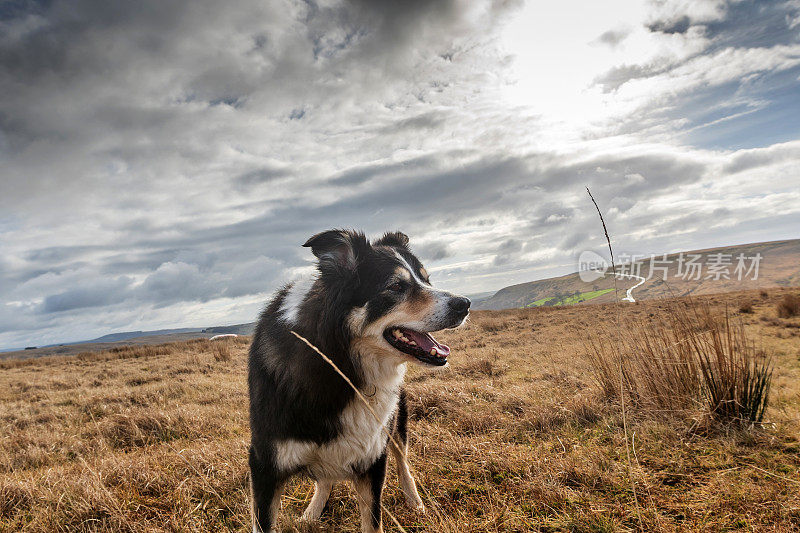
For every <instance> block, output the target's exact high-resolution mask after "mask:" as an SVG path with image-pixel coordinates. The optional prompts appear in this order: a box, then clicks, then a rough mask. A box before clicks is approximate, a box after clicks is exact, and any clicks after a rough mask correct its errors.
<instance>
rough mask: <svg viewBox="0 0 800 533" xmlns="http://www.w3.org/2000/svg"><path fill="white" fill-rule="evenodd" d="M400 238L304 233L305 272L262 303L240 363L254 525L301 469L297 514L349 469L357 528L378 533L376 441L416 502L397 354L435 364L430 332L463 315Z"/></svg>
mask: <svg viewBox="0 0 800 533" xmlns="http://www.w3.org/2000/svg"><path fill="white" fill-rule="evenodd" d="M408 242H409V240H408V237H407V236H406V235H405V234H403V233H400V232H391V233H386V234H385V235H383V236H382V237H381V238H380V239H378V240H377V241H375V242H374V243H370V241H368V240H367V238H366V237H365V236H364V234H363V233H360V232H356V231H351V230H330V231H325V232H322V233H318V234H316V235H314V236H313V237H311V238H310V239H308V241H307V242H306V243H305V244H304V245H303V246H305V247H308V248H311V252H312V253H313V254H314V255H315V256H316V258H317V264H316V267H317V272H316V275H315V276H314V277H311V278H310V279H307V280H304V281H300V282H296V283H294V284H289V285H286V286H284V287H283V288H282V289H281V290H279V291H278V292H277V294H276V295H275V296H274V298H273V299H272V300H271V301H270V302H269V304H268V305H267V307H266V308H265V309H264V311H263V312H262V314H261V316H260V318H259V321H258V325H257V326H256V330H255V334H254V337H253V342H252V345H251V347H250V353H249V370H248V385H249V392H250V429H251V445H250V450H249V454H250V456H249V463H250V490H251V500H252V517H253V531H254V532H259V533H260V532H266V531H268V532H274V531H275V523H276V518H277V517H276V515H277V512H278V508H279V504H280V496H281V492H282V489H283V487H284V485H285V483H286V481H287V480H288V479H289V478H290V477H291V476H294V475H296V474H306V475H308V476H310V477H311V478H312V479H314V481H315V487H314V495H313V496H312V498H311V502H310V503H309V505H308V507H307V508H306V510H305V512H304V513H303V516H302V518H301V520H303V521H306V522H314V521H317V520H319V517H320V515H321V513H322V511H323V509H324V507H325V504H326V502H327V500H328V496H329V495H330V492H331V489H332V487H333V485H334V483H336V482H337V481H340V480H350V481H352V482H353V484H354V486H355V489H356V493H357V495H358V502H359V510H360V514H361V529H362V531H363V532H365V533H381V532H382V531H383V527H382V524H381V493H382V491H383V485H384V479H385V476H386V463H387V449H391V452H392V455H394V457H395V459H396V461H397V469H398V478H399V481H400V486H401V488H402V490H403V493H404V494H405V497H406V500H407V502H408V504H409V505H410V506H411V507H412V508H415V509H418V510H419V511H423V512H424V505H423V503H422V500H421V499H420V497H419V494H418V493H417V487H416V483H415V482H414V479H413V477H412V476H411V472H410V470H409V466H408V463H407V462H406V451H407V448H408V434H407V424H408V413H407V407H406V394H405V391H404V389H403V380H404V377H405V372H406V364H407V363H414V364H418V365H421V366H424V367H444V366H446V365H447V357H448V356H449V354H450V348H449V347H448V346H446V345H444V344H441V343H439V342H437V341H436V340H435V339H434V338H433V337H432V336H431V335H430V332H435V331H439V330H443V329H449V328H455V327H458V326H460V325H461V324H463V323H464V321H465V320H466V318H467V315H468V314H469V306H470V301H469V299H468V298H465V297H463V296H457V295H455V294H451V293H449V292H447V291H443V290H439V289H435V288H434V287H433V286H432V285H431V282H430V279H429V277H428V273H427V272H426V270H425V268H424V267H423V266H422V263H420V261H419V259H417V257H416V256H415V255H414V254H413V253H412V252H411V250H410V248H409V246H408ZM292 332H296V333H297V334H299V335H301V336H302V337H304V338H305V339H307V340H308V341H309V342H310V343H311V344H313V345H314V346H315V347H316V348H318V349H319V350H320V351H321V352H322V353H323V354H325V355H326V356H327V357H328V358H330V360H331V361H332V362H333V363H334V364H335V365H336V367H338V369H339V370H340V371H341V372H342V373H343V374H344V375H345V376H347V378H348V379H349V380H350V381H351V382H352V384H353V386H354V387H355V388H357V389H358V390H359V391H360V392H361V394H362V395H363V396H364V397H365V398H366V399H367V403H368V404H369V406H367V405H366V404H365V402H364V400H362V399H361V398H359V397H358V396H357V395H356V393H355V391H354V390H353V387H351V385H350V384H348V383H347V382H346V381H345V380H344V379H343V378H342V376H341V375H340V374H338V373H337V372H336V370H335V369H334V368H333V367H332V366H331V364H329V363H328V362H326V361H325V360H324V359H323V358H322V357H321V356H320V355H319V354H318V353H316V352H315V351H314V350H313V349H312V348H310V347H309V346H308V345H306V344H305V343H304V342H302V341H301V340H300V339H298V338H297V337H296V336H295V335H293V334H292ZM375 415H377V417H376V416H375ZM376 418H377V419H378V420H376ZM388 435H391V436H392V441H393V442H392V443H391V444H390V439H389V437H388ZM395 443H396V445H395Z"/></svg>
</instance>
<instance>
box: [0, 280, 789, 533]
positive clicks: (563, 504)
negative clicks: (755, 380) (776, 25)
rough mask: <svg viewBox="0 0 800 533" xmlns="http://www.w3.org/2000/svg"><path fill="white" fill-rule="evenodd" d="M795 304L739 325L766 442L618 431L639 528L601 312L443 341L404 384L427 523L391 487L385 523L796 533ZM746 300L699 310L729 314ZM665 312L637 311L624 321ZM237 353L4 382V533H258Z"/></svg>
mask: <svg viewBox="0 0 800 533" xmlns="http://www.w3.org/2000/svg"><path fill="white" fill-rule="evenodd" d="M789 292H791V291H787V290H784V289H775V290H770V293H771V294H770V297H769V298H767V299H764V300H763V301H761V300H759V303H758V304H756V305H755V309H754V313H753V314H752V315H742V317H743V320H744V321H745V328H746V329H747V331H748V334H750V336H751V337H752V338H756V339H761V340H762V341H763V344H764V346H765V348H768V349H770V350H772V351H774V353H775V377H774V380H773V398H774V400H773V401H772V402H771V404H770V408H769V409H768V410H767V414H766V416H765V420H766V421H767V422H768V424H766V425H765V426H764V427H763V428H761V429H756V430H752V431H744V430H741V429H737V428H730V429H729V430H728V431H726V432H707V433H703V434H698V433H692V432H687V430H686V427H685V424H675V423H673V422H672V421H671V420H667V419H661V418H657V417H651V416H647V415H646V413H643V412H640V411H638V410H634V411H632V412H631V413H629V419H628V424H629V431H630V433H631V435H635V439H633V443H634V445H635V447H634V451H635V457H636V459H637V462H636V463H635V465H636V469H635V472H634V476H633V478H634V482H635V483H636V486H637V490H638V491H640V503H641V506H642V522H641V523H640V522H639V519H638V518H637V516H636V513H635V511H634V505H633V499H632V495H631V487H630V481H629V478H628V472H627V466H626V460H625V448H624V442H625V440H624V435H623V431H622V421H621V418H620V414H619V410H618V407H617V406H616V404H615V403H614V402H609V401H607V400H606V399H604V397H603V394H602V391H601V390H600V389H599V388H598V387H597V386H596V385H595V383H594V379H593V377H592V375H593V374H592V368H591V365H589V364H588V362H586V361H585V360H584V359H583V358H581V357H580V353H581V351H582V350H583V343H584V339H585V337H586V335H593V336H596V335H599V334H600V332H601V327H600V324H602V323H603V322H604V321H610V320H613V318H612V317H613V316H614V314H615V312H614V310H613V308H612V307H611V306H591V307H575V308H562V309H554V308H547V309H529V310H513V311H502V312H476V313H474V316H473V318H472V320H471V323H470V324H469V326H468V327H466V328H465V329H463V330H460V331H457V332H451V333H447V334H445V335H441V337H442V338H441V340H443V341H445V342H447V343H448V344H450V345H451V347H452V349H453V355H452V356H451V357H452V359H451V368H449V369H446V370H443V371H441V372H431V371H428V370H424V369H416V368H414V369H411V370H410V372H409V376H408V391H409V396H410V411H411V417H412V420H411V424H410V428H411V450H410V460H411V463H412V466H413V468H414V470H415V472H416V475H417V477H418V478H419V480H420V482H421V484H422V485H423V486H424V487H425V488H426V489H427V492H428V493H429V494H430V498H428V497H424V499H425V500H426V505H427V506H428V508H429V512H428V514H426V515H424V516H420V515H417V514H415V513H413V512H411V511H409V510H408V509H407V508H406V507H405V505H404V501H403V496H402V493H401V492H400V490H399V489H398V488H397V480H396V476H395V475H394V468H393V467H390V476H389V480H388V484H387V489H386V492H385V496H384V500H383V502H384V504H385V505H386V507H387V509H389V510H390V512H391V513H392V514H393V515H394V516H396V517H397V519H398V520H399V521H400V523H401V524H402V525H403V527H404V528H405V529H406V530H407V531H415V532H420V531H430V532H434V531H440V530H441V528H440V526H439V524H440V523H441V520H440V519H438V518H436V512H437V511H438V513H440V514H441V515H442V516H444V517H446V520H447V521H448V522H449V523H452V524H455V525H456V526H457V528H458V529H459V530H460V531H464V532H476V531H486V532H500V531H502V532H517V531H587V532H588V531H615V530H616V531H626V530H636V529H643V530H646V531H655V530H658V529H660V530H663V531H720V530H725V529H728V530H748V531H750V530H752V531H795V530H797V529H798V528H800V511H799V510H798V509H800V491H798V486H797V482H800V454H799V453H798V452H800V443H798V442H797V438H796V435H797V434H798V429H800V428H798V424H797V420H800V379H798V378H800V343H799V341H800V330H798V329H797V328H791V327H787V326H785V325H772V324H768V323H765V322H762V321H761V320H760V318H761V317H762V316H767V315H769V316H772V317H774V313H775V311H774V309H775V305H776V304H777V302H778V301H779V300H780V298H782V297H783V295H784V294H786V293H789ZM794 293H796V291H794ZM757 295H758V293H757V292H755V293H749V294H735V295H726V296H719V297H709V298H707V299H706V300H705V301H708V302H709V305H710V306H711V308H712V310H714V311H715V312H722V311H723V310H724V306H725V305H726V304H727V305H729V306H734V305H736V303H737V302H738V301H740V300H742V299H743V298H750V299H754V298H753V297H754V296H757ZM665 310H666V306H665V304H663V303H659V302H643V303H641V304H640V305H636V306H625V307H623V308H622V311H621V313H620V320H621V322H622V323H623V324H626V323H631V322H633V321H637V320H654V321H656V320H659V319H660V317H661V316H662V314H663V313H665ZM650 315H652V317H651V316H650ZM784 322H785V323H787V324H788V323H789V322H788V321H784ZM246 342H247V341H246V339H237V340H236V341H235V342H232V344H231V347H230V353H231V358H230V360H228V361H225V360H220V361H217V357H216V356H215V353H214V347H213V346H214V345H213V344H212V343H210V342H209V341H205V340H201V341H193V342H187V343H180V344H173V345H165V346H159V347H153V349H151V348H150V347H145V348H142V349H141V350H137V349H131V350H123V351H117V352H115V353H110V352H105V353H102V354H92V355H87V356H84V357H81V358H77V357H68V358H67V357H62V358H52V359H48V360H36V361H32V362H25V363H24V364H4V366H3V367H2V370H0V531H4V532H5V531H8V532H12V531H14V532H16V531H32V532H38V531H41V532H45V531H48V532H49V531H135V532H145V531H147V532H150V531H198V532H199V531H247V530H249V511H248V503H247V497H248V491H247V461H246V450H247V444H248V440H249V432H248V429H247V392H246V371H245V368H246V365H245V359H246V351H247V344H246ZM153 350H155V351H153ZM7 363H10V362H7ZM312 488H313V487H312V484H311V483H310V482H309V481H308V480H296V481H295V482H293V483H292V484H290V486H289V487H288V488H287V491H286V495H285V496H284V498H283V500H282V507H283V509H282V512H281V517H280V527H281V529H282V530H283V531H298V530H299V524H298V522H297V518H298V517H299V516H300V513H301V512H302V509H303V507H304V506H305V505H306V503H307V502H308V500H309V499H310V497H311V492H312ZM324 516H325V518H324V522H323V524H322V525H321V526H320V527H319V528H318V529H317V530H318V531H337V532H340V531H343V532H357V531H358V530H359V520H358V510H357V507H356V502H355V497H354V494H353V491H352V489H351V488H349V487H348V486H347V485H345V484H340V485H337V487H336V488H335V489H334V492H333V495H332V497H331V501H330V504H329V510H328V511H326V514H325V515H324ZM385 522H386V523H385V524H384V525H385V529H386V530H387V531H398V529H397V527H396V526H394V525H392V524H390V523H389V520H388V519H387V520H385Z"/></svg>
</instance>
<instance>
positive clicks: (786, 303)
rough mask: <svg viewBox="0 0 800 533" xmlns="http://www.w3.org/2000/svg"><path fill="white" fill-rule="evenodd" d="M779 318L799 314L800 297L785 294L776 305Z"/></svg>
mask: <svg viewBox="0 0 800 533" xmlns="http://www.w3.org/2000/svg"><path fill="white" fill-rule="evenodd" d="M776 307H777V310H778V316H779V317H780V318H791V317H793V316H797V315H800V298H798V297H797V296H795V295H794V294H787V295H785V296H784V297H783V299H782V300H781V301H780V302H778V305H777V306H776Z"/></svg>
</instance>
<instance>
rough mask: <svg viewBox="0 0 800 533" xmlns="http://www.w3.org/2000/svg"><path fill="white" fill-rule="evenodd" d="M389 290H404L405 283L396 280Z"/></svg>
mask: <svg viewBox="0 0 800 533" xmlns="http://www.w3.org/2000/svg"><path fill="white" fill-rule="evenodd" d="M388 288H389V290H390V291H392V292H403V284H402V283H400V282H399V281H395V282H394V283H392V284H391V285H389V287H388Z"/></svg>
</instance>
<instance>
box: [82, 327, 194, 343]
mask: <svg viewBox="0 0 800 533" xmlns="http://www.w3.org/2000/svg"><path fill="white" fill-rule="evenodd" d="M199 331H202V330H201V329H200V328H178V329H159V330H155V331H123V332H122V333H110V334H108V335H103V336H102V337H98V338H96V339H92V340H90V341H84V342H85V343H93V342H118V341H124V340H128V339H134V338H136V337H152V336H153V335H172V334H173V333H197V332H199Z"/></svg>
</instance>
